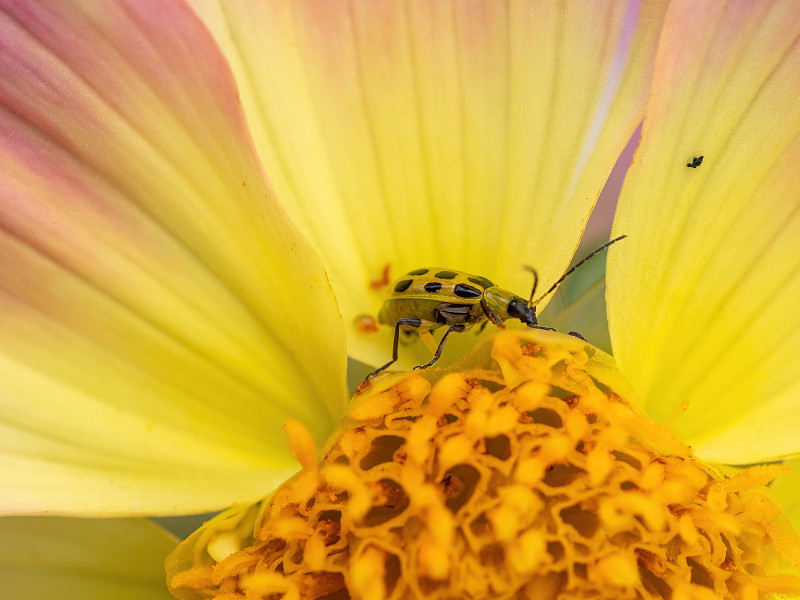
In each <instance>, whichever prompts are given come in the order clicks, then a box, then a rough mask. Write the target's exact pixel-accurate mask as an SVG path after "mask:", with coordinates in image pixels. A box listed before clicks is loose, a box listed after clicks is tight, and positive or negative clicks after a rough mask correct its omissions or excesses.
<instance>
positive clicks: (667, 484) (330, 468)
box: [172, 334, 800, 600]
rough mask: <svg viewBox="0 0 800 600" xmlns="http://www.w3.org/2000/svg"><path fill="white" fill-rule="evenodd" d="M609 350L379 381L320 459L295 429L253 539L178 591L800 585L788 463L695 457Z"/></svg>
mask: <svg viewBox="0 0 800 600" xmlns="http://www.w3.org/2000/svg"><path fill="white" fill-rule="evenodd" d="M554 339H561V338H560V337H559V338H554ZM590 348H591V347H589V346H586V345H584V344H581V343H580V342H578V341H568V342H553V343H531V342H529V341H525V340H523V341H520V340H519V339H518V338H517V337H515V336H514V335H510V334H502V335H499V336H497V337H495V338H494V342H493V346H492V349H491V359H492V360H491V362H489V361H488V360H487V361H486V362H487V364H486V365H485V367H484V368H480V366H479V367H478V368H474V367H473V368H470V369H467V370H462V371H454V372H449V373H446V374H442V373H441V372H438V373H436V372H433V371H431V372H422V373H415V374H410V375H409V374H406V375H398V374H396V375H387V376H385V377H383V378H379V379H378V380H377V382H375V383H374V384H373V385H370V386H367V388H366V389H364V390H363V391H362V392H361V393H360V394H357V395H356V397H355V398H354V402H353V406H352V409H351V411H350V413H349V415H348V417H347V419H346V420H345V422H344V423H343V425H342V426H341V427H340V429H339V431H338V432H337V433H336V435H335V436H334V437H333V438H332V441H331V442H329V448H328V450H327V451H326V452H325V453H324V459H323V461H322V463H321V464H320V465H319V466H317V465H316V464H314V461H313V460H309V458H308V457H309V456H314V454H313V451H310V450H309V444H310V441H309V440H310V437H309V438H306V436H305V434H304V433H303V432H302V430H300V431H298V430H297V429H296V428H290V435H291V437H292V439H293V443H294V447H295V448H296V449H297V453H298V455H299V456H300V458H301V462H302V463H303V465H304V471H303V472H302V473H301V474H300V475H298V476H297V477H295V478H293V479H292V480H290V481H289V482H287V483H286V484H284V485H283V486H282V487H281V488H280V489H279V490H278V491H277V492H276V493H275V495H274V496H273V497H272V498H271V499H269V501H267V502H266V504H265V506H264V507H263V510H262V511H261V514H260V516H259V518H258V520H257V522H256V525H255V530H254V533H253V536H252V538H251V539H249V540H248V542H247V546H246V547H243V548H242V549H241V550H239V551H237V552H233V553H230V554H229V555H228V556H227V557H226V558H224V559H223V560H221V561H219V562H217V563H215V564H213V565H209V566H206V567H199V568H196V569H193V570H192V571H191V572H186V573H183V574H179V575H178V576H177V577H176V578H175V579H173V582H172V585H173V588H175V587H184V588H195V589H197V588H204V590H205V591H207V592H209V596H208V597H215V596H214V594H218V596H216V597H218V598H220V599H221V598H225V599H226V600H227V599H229V598H230V599H233V598H242V599H244V598H247V599H251V598H283V599H286V600H290V599H295V598H314V599H318V598H319V599H321V598H325V599H334V598H335V599H338V598H364V599H368V600H383V599H392V598H458V599H479V598H480V599H484V598H485V599H487V600H488V599H492V600H495V599H500V598H536V599H548V598H610V599H611V598H613V599H621V598H664V599H676V600H677V599H684V598H685V599H689V598H699V599H702V598H743V599H751V598H758V597H759V596H761V595H762V594H766V593H772V592H797V591H798V590H800V587H798V583H797V580H796V579H794V578H792V577H791V576H788V575H776V574H775V573H774V568H773V565H775V564H776V563H778V562H780V560H781V559H783V560H787V556H788V557H789V558H788V560H792V559H795V560H796V556H797V552H798V549H797V546H796V544H795V542H794V538H793V537H792V535H793V534H792V532H791V528H790V527H788V526H786V527H784V526H782V525H780V523H782V522H783V521H782V520H781V517H782V515H781V513H780V511H779V510H778V509H777V508H776V507H775V506H774V504H772V502H771V501H770V500H769V499H768V498H767V496H766V495H765V494H764V493H762V492H761V491H759V488H761V487H762V486H763V485H765V484H766V483H767V482H768V481H769V480H770V479H772V478H774V477H775V476H776V474H778V472H779V471H780V467H777V466H775V467H769V468H768V467H754V468H751V469H744V470H741V471H739V472H738V473H737V474H736V475H735V476H733V477H725V476H723V475H722V474H721V473H719V472H718V471H717V470H715V469H714V468H712V467H711V466H709V465H705V464H703V463H701V462H700V461H698V460H696V459H695V458H693V457H692V455H691V452H690V450H689V448H687V447H686V446H685V445H683V444H682V443H680V441H678V440H677V439H675V438H674V437H673V436H672V434H671V433H670V432H669V431H668V430H666V429H665V428H664V427H663V426H660V425H658V424H656V423H653V422H652V421H650V420H649V419H647V418H646V417H644V416H642V415H641V414H639V413H638V412H637V411H636V410H634V409H633V408H632V407H631V405H630V404H628V403H627V402H625V401H624V400H623V399H622V397H621V395H620V394H622V393H623V390H621V389H616V390H615V389H613V388H612V387H610V385H609V381H608V380H607V379H606V380H605V381H604V380H603V373H604V371H608V369H607V368H606V367H605V366H603V365H602V364H599V363H597V362H596V361H595V360H593V359H592V358H590V356H589V354H588V353H587V352H591V350H590ZM387 386H388V387H387ZM621 387H625V386H624V385H622V386H621Z"/></svg>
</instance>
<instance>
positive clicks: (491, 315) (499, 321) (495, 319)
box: [481, 298, 505, 329]
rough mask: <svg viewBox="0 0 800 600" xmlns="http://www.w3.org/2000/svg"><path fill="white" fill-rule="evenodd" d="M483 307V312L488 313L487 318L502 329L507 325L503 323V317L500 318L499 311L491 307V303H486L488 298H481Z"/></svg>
mask: <svg viewBox="0 0 800 600" xmlns="http://www.w3.org/2000/svg"><path fill="white" fill-rule="evenodd" d="M481 308H482V309H483V314H485V315H486V318H487V319H489V320H490V321H491V322H492V323H494V324H495V325H497V326H498V327H500V328H501V329H504V328H505V325H503V321H502V319H500V317H498V316H497V313H496V312H494V311H493V310H492V309H491V308H490V307H489V305H488V304H487V303H486V300H484V299H483V298H481ZM484 325H485V323H484Z"/></svg>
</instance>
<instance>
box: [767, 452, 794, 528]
mask: <svg viewBox="0 0 800 600" xmlns="http://www.w3.org/2000/svg"><path fill="white" fill-rule="evenodd" d="M786 465H787V466H788V467H789V469H790V470H789V473H788V474H787V475H783V476H781V477H779V478H778V479H776V480H775V482H774V483H773V484H772V485H771V486H770V489H771V490H772V493H773V494H774V495H775V498H776V499H777V500H778V502H779V503H780V505H781V508H783V511H784V512H785V513H786V515H787V516H788V517H789V519H790V520H791V521H792V525H793V526H794V528H795V531H798V532H800V460H798V459H795V460H789V461H786Z"/></svg>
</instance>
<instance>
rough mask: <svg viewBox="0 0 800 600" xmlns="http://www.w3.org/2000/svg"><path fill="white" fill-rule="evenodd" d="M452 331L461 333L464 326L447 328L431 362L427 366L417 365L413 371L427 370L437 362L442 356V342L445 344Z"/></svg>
mask: <svg viewBox="0 0 800 600" xmlns="http://www.w3.org/2000/svg"><path fill="white" fill-rule="evenodd" d="M453 331H455V332H456V333H461V332H463V331H464V326H463V325H451V326H450V327H449V329H448V330H447V331H445V332H444V335H443V336H442V341H441V342H439V347H438V348H436V353H435V354H434V355H433V358H432V359H431V362H429V363H427V364H424V365H419V366H418V367H414V370H416V369H427V368H428V367H430V366H432V365H433V363H435V362H436V361H437V360H439V357H440V356H441V355H442V349H444V342H445V340H447V336H448V335H450V333H451V332H453Z"/></svg>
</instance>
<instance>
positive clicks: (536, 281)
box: [525, 265, 539, 307]
mask: <svg viewBox="0 0 800 600" xmlns="http://www.w3.org/2000/svg"><path fill="white" fill-rule="evenodd" d="M525 268H526V269H527V270H528V271H530V272H531V273H533V287H532V288H531V297H530V298H529V299H528V307H531V306H533V295H534V294H535V293H536V286H538V285H539V274H538V273H537V272H536V269H534V268H533V267H532V266H530V265H525Z"/></svg>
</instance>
